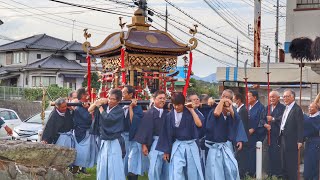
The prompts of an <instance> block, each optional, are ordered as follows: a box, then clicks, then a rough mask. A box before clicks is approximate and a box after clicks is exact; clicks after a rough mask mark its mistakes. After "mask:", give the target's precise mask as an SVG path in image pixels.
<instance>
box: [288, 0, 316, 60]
mask: <svg viewBox="0 0 320 180" xmlns="http://www.w3.org/2000/svg"><path fill="white" fill-rule="evenodd" d="M296 7H297V1H296V0H287V5H286V8H287V12H286V38H285V39H286V42H291V41H292V40H293V39H295V38H298V37H308V38H311V39H312V40H314V39H315V38H316V37H317V36H320V31H319V29H320V21H319V19H320V10H319V9H317V10H304V11H295V9H296ZM285 62H296V63H298V62H297V61H293V60H292V58H291V57H290V54H288V53H287V54H286V56H285Z"/></svg>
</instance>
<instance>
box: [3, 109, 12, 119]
mask: <svg viewBox="0 0 320 180" xmlns="http://www.w3.org/2000/svg"><path fill="white" fill-rule="evenodd" d="M0 117H2V118H3V119H4V120H10V119H11V118H10V114H9V111H1V112H0Z"/></svg>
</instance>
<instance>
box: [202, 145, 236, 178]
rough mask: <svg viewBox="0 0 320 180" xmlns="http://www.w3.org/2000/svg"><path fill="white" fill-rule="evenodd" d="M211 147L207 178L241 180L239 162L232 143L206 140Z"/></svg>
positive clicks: (206, 171)
mask: <svg viewBox="0 0 320 180" xmlns="http://www.w3.org/2000/svg"><path fill="white" fill-rule="evenodd" d="M206 146H207V147H208V148H209V152H208V156H207V164H206V169H205V178H206V179H208V180H209V179H210V180H222V179H223V180H240V176H239V170H238V163H237V160H236V159H235V157H234V153H233V147H232V143H231V142H230V141H227V142H225V143H213V142H211V141H206Z"/></svg>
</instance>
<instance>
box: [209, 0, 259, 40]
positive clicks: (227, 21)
mask: <svg viewBox="0 0 320 180" xmlns="http://www.w3.org/2000/svg"><path fill="white" fill-rule="evenodd" d="M204 1H205V2H206V3H207V4H208V6H209V7H210V8H211V9H212V10H213V11H214V12H215V13H216V14H218V15H219V16H220V17H221V18H222V19H223V20H224V21H225V22H226V23H228V24H229V25H230V26H231V27H232V28H233V29H235V30H236V31H238V32H239V33H240V34H241V35H243V36H244V37H245V38H247V39H249V40H250V41H253V39H252V38H251V37H249V36H248V35H247V33H245V32H243V31H241V30H240V29H239V28H238V27H237V26H235V25H234V24H233V23H232V22H230V20H228V19H227V18H226V17H225V16H223V15H222V14H221V13H220V12H219V11H218V10H217V8H216V7H215V6H214V5H213V4H212V3H210V2H209V1H208V0H204Z"/></svg>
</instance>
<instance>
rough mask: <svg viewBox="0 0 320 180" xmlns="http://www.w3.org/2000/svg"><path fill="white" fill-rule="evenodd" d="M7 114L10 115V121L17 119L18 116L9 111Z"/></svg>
mask: <svg viewBox="0 0 320 180" xmlns="http://www.w3.org/2000/svg"><path fill="white" fill-rule="evenodd" d="M9 113H10V116H11V119H18V116H17V115H16V114H15V113H14V112H12V111H10V112H9Z"/></svg>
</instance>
